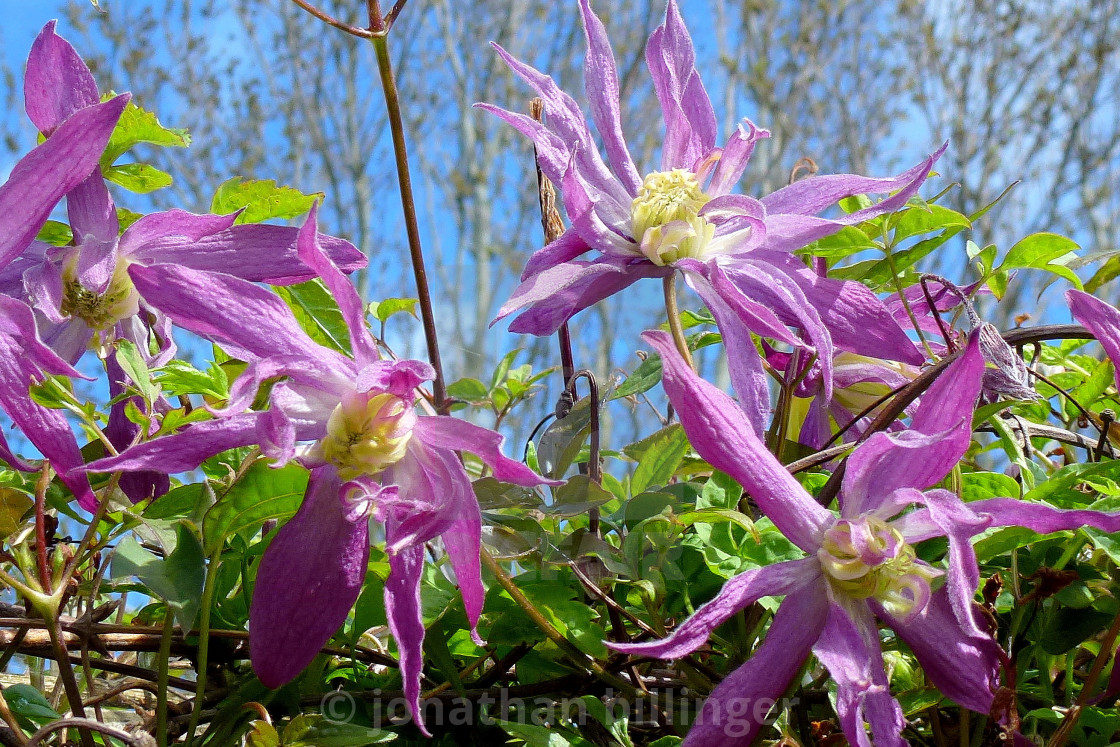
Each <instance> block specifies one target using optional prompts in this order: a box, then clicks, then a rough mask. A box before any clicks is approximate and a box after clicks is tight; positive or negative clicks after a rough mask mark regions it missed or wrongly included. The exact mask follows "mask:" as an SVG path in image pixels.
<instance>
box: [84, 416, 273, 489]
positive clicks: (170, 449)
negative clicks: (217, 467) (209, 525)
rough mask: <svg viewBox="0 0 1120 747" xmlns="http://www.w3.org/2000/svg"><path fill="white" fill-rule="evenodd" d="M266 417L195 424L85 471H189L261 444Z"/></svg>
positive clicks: (87, 468)
mask: <svg viewBox="0 0 1120 747" xmlns="http://www.w3.org/2000/svg"><path fill="white" fill-rule="evenodd" d="M263 414H264V413H259V412H252V413H244V414H241V415H233V416H231V417H228V418H223V419H221V420H207V421H204V422H201V423H192V424H190V425H188V426H187V427H186V428H184V429H183V430H181V431H179V432H178V433H174V434H172V435H170V436H161V437H159V438H156V439H153V440H151V441H145V442H144V443H142V444H137V445H136V446H133V447H132V448H131V449H128V450H127V451H125V452H124V453H123V454H118V455H117V456H114V457H106V458H104V459H98V460H97V461H96V462H91V463H90V464H88V465H86V467H85V471H86V472H116V471H118V470H124V471H136V470H140V471H143V470H159V471H161V472H164V473H165V474H169V475H173V474H176V473H178V472H189V471H190V470H192V469H195V468H196V467H198V465H200V464H202V463H203V462H204V461H206V460H207V459H209V458H210V457H212V456H214V455H215V454H220V453H221V452H223V451H227V450H228V449H236V448H237V447H239V446H252V445H253V444H256V443H259V442H260V428H261V424H260V418H261V417H262V416H263Z"/></svg>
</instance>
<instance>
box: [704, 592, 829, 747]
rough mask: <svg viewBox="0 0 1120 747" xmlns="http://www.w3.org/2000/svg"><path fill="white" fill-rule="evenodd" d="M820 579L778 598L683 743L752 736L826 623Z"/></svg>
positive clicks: (731, 743)
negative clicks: (758, 637)
mask: <svg viewBox="0 0 1120 747" xmlns="http://www.w3.org/2000/svg"><path fill="white" fill-rule="evenodd" d="M821 584H822V582H821V581H820V580H818V581H816V582H814V583H812V584H810V585H809V586H806V587H805V588H803V589H798V590H797V591H794V592H793V593H791V594H790V595H789V596H788V597H786V598H785V600H784V601H782V604H781V606H780V607H778V611H777V612H776V613H775V614H774V621H773V622H772V623H770V629H769V630H768V631H767V633H766V639H765V640H764V641H763V642H762V645H761V646H759V647H758V648H757V649H755V652H754V654H752V655H751V658H749V659H747V661H746V662H744V663H743V664H742V666H740V667H739V668H738V669H736V670H735V671H734V672H732V673H731V674H729V675H727V677H726V678H725V679H724V680H723V682H721V683H720V684H719V687H717V688H716V689H715V690H713V691H712V694H711V695H709V696H708V699H707V700H706V701H705V702H704V707H703V708H702V709H701V711H700V715H699V717H698V718H697V719H696V723H694V724H693V725H692V728H691V729H689V731H688V736H686V737H685V740H684V744H683V745H682V747H735V746H741V747H747V746H748V745H750V744H752V743H753V742H754V738H755V737H756V736H757V735H758V730H759V727H760V726H762V724H763V720H764V719H765V718H766V715H767V713H768V711H769V710H770V708H771V707H773V705H774V704H775V703H776V702H777V699H778V698H780V697H781V696H782V693H784V692H785V690H786V688H787V687H789V684H790V682H791V681H792V680H793V677H794V675H796V674H797V672H798V671H799V670H800V669H801V665H802V664H803V663H804V661H805V657H807V656H808V655H809V650H810V649H811V648H812V645H813V644H814V643H815V642H816V640H817V638H818V637H819V636H820V634H821V630H822V629H823V628H824V623H825V619H826V616H827V614H828V606H827V601H826V597H825V591H824V588H823V587H822V585H821ZM768 706H769V707H768Z"/></svg>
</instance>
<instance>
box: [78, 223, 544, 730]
mask: <svg viewBox="0 0 1120 747" xmlns="http://www.w3.org/2000/svg"><path fill="white" fill-rule="evenodd" d="M316 212H317V210H316V209H314V208H313V209H312V211H311V214H310V216H309V217H308V220H307V222H306V223H305V224H304V226H303V228H302V229H301V231H300V235H299V242H298V243H299V256H300V258H301V259H302V260H303V261H304V262H306V263H307V266H308V267H309V268H311V270H313V271H314V272H316V273H318V274H319V275H320V276H321V277H322V278H323V280H324V281H325V282H326V284H327V287H328V288H329V289H330V291H331V293H332V294H333V295H334V297H335V299H336V300H337V301H338V304H339V307H340V309H341V310H342V314H343V316H344V318H345V319H346V322H347V324H348V325H349V330H350V342H351V346H352V349H353V351H354V356H353V357H352V358H350V357H347V356H345V355H342V354H341V353H338V352H337V351H334V350H331V349H328V348H325V347H323V346H321V345H319V344H318V343H315V342H314V341H312V340H311V339H310V338H309V337H308V336H307V334H306V333H305V332H304V331H303V330H302V329H301V328H300V327H299V324H298V323H297V321H296V319H295V317H294V316H293V315H292V313H291V311H290V310H289V309H288V307H287V306H285V305H284V303H283V302H282V301H281V300H280V299H279V298H277V297H276V296H275V295H274V294H272V293H270V292H268V291H266V290H264V289H263V288H260V287H259V286H256V285H253V284H252V283H249V282H247V281H244V280H240V279H238V278H234V277H230V276H218V275H208V274H207V273H202V272H199V271H197V270H193V269H188V268H184V267H176V266H173V265H155V266H152V267H144V266H140V265H134V266H133V267H131V268H130V269H129V274H130V277H131V278H132V281H133V282H134V283H135V284H136V287H137V288H138V289H139V290H140V292H141V293H143V294H145V295H149V294H150V297H151V298H152V299H153V304H154V305H156V306H157V308H159V309H160V311H162V312H163V313H165V314H167V315H168V316H169V317H170V318H171V319H172V320H173V321H174V322H175V323H176V324H178V325H179V326H182V327H184V328H186V329H189V330H191V331H193V332H195V333H197V334H199V335H202V336H203V337H206V338H208V339H210V340H213V341H214V342H217V343H219V344H220V345H222V346H224V347H225V348H226V349H227V350H230V351H232V352H234V353H235V354H237V355H239V356H241V357H242V358H244V359H245V360H247V361H250V363H249V366H248V368H247V369H246V371H245V372H244V373H243V374H242V375H241V377H240V378H238V379H237V381H236V383H235V384H234V386H233V388H232V391H231V393H230V401H229V404H228V406H227V407H226V409H225V410H224V411H222V412H221V413H220V415H221V418H220V419H218V420H214V421H210V422H205V423H200V424H196V425H193V426H190V427H188V428H187V429H185V430H183V431H181V432H180V433H176V434H174V435H171V436H165V437H163V438H158V439H155V440H153V441H148V442H146V443H142V444H139V445H137V446H135V447H133V448H131V449H129V450H128V451H126V452H125V453H123V454H121V455H120V456H118V457H115V458H111V459H103V460H100V461H98V462H95V463H93V464H92V465H90V466H89V469H90V470H92V471H98V472H106V471H114V470H118V469H127V470H135V469H151V468H153V467H159V468H160V469H162V470H164V471H165V472H171V473H174V472H182V471H186V470H190V469H193V468H195V467H197V466H198V465H199V464H200V463H201V462H202V461H203V460H204V459H206V458H208V457H210V456H212V455H213V454H216V453H218V452H221V451H224V450H226V449H231V448H234V447H237V446H248V445H259V446H260V448H261V450H262V451H263V452H264V454H265V455H267V456H269V457H272V458H273V459H275V460H276V463H277V464H284V463H286V462H288V461H290V460H292V459H296V460H297V461H299V462H300V463H301V464H303V465H304V466H306V467H308V468H309V469H310V470H311V479H310V482H309V483H308V487H307V493H306V496H305V498H304V502H303V505H302V506H301V508H300V510H299V512H298V513H297V514H296V515H295V517H294V518H293V519H292V520H291V521H289V522H288V523H287V524H285V525H284V527H283V528H282V529H281V530H280V531H279V533H278V534H277V535H276V537H275V538H274V539H273V540H272V543H271V544H270V545H269V547H268V549H267V550H266V551H265V554H264V557H263V558H262V559H261V564H260V567H259V569H258V573H257V583H256V587H255V589H254V594H253V601H252V607H251V609H250V612H249V627H250V631H251V637H250V654H251V657H252V662H253V668H254V670H255V671H256V673H257V676H258V677H259V678H260V680H261V681H262V682H263V683H264V684H266V685H268V686H269V687H279V686H280V685H283V684H284V683H286V682H288V681H289V680H291V679H292V678H294V677H295V676H296V675H297V674H299V673H300V671H302V670H303V668H304V667H306V666H307V664H308V663H309V662H310V661H311V660H312V659H313V658H314V657H315V655H316V654H317V653H318V652H319V650H320V649H321V648H322V646H323V644H325V643H326V642H327V640H328V639H329V638H330V637H331V635H333V634H334V632H335V631H336V630H338V627H339V626H340V625H341V624H342V622H343V621H344V620H345V619H346V614H347V613H348V612H349V610H350V608H351V607H352V606H353V604H354V602H355V601H356V600H357V598H358V594H359V592H360V591H361V588H362V583H363V581H364V579H365V573H366V562H367V560H368V557H369V520H370V518H374V519H376V520H378V521H380V522H382V523H384V525H385V537H386V550H387V552H388V554H389V565H390V569H391V570H390V575H389V579H388V581H387V582H386V585H385V609H386V613H387V615H388V619H389V627H390V629H391V630H392V632H393V635H394V637H395V638H396V640H397V646H398V648H399V650H400V665H401V673H402V676H403V678H404V690H405V693H406V697H407V700H408V702H409V704H410V705H411V708H412V713H413V717H414V718H415V719H417V720H418V723H419V718H420V711H419V697H420V671H421V667H422V665H423V655H422V651H421V644H422V642H423V639H424V625H423V622H422V620H421V616H420V612H421V610H420V574H421V570H422V568H423V560H424V544H425V543H426V542H429V541H431V540H433V539H434V538H436V537H442V539H443V543H444V546H445V548H446V549H447V554H448V558H449V560H450V562H451V566H452V568H453V569H454V570H455V575H456V577H457V579H458V582H459V588H460V590H461V592H462V595H463V604H464V606H465V608H466V612H467V618H468V620H469V621H470V624H471V627H472V628H473V627H474V626H475V625H476V624H477V622H478V618H479V615H480V614H481V612H482V602H483V587H482V580H481V575H480V574H481V572H480V566H479V549H480V541H481V529H482V516H481V512H480V510H479V507H478V501H477V499H476V498H475V495H474V491H473V489H472V486H471V482H470V478H469V477H468V475H467V472H466V470H465V469H464V468H463V465H462V463H461V461H460V460H459V458H458V457H457V456H456V454H455V452H456V451H459V450H462V451H469V452H471V453H472V454H475V455H477V456H478V457H479V458H480V459H482V461H483V462H484V463H486V464H487V465H488V466H489V467H490V469H491V470H492V474H493V475H494V476H495V477H496V478H497V479H499V480H504V481H506V482H511V483H515V484H518V485H525V486H533V485H541V484H558V483H555V482H554V481H550V480H546V479H545V478H542V477H540V476H539V475H537V474H536V473H534V472H533V471H532V470H530V469H529V468H528V467H526V466H525V465H523V464H521V463H520V462H516V461H514V460H511V459H509V458H507V457H505V456H504V455H503V454H502V453H501V443H502V440H503V439H502V436H500V435H499V434H498V433H495V432H494V431H491V430H487V429H485V428H481V427H479V426H476V425H472V424H470V423H467V422H464V421H461V420H458V419H456V418H452V417H447V416H437V415H433V416H424V417H419V416H417V414H416V413H415V411H414V405H415V402H416V400H417V398H418V396H419V393H418V391H417V387H418V386H420V385H421V384H422V383H424V382H425V381H427V380H429V379H431V377H432V376H433V371H432V369H431V367H430V366H429V365H428V364H427V363H422V362H420V361H386V360H381V359H380V356H379V354H378V351H377V348H376V345H375V343H374V342H373V339H372V338H371V337H370V335H369V333H368V331H367V329H366V326H365V321H364V317H363V311H362V302H361V299H360V298H359V297H358V294H357V292H356V291H355V290H354V287H353V286H352V285H351V284H350V282H349V281H348V280H347V279H346V277H345V276H344V275H343V274H342V273H341V272H340V271H339V269H338V268H337V267H336V266H335V265H334V264H333V263H332V262H331V260H330V258H329V257H328V256H327V255H326V254H325V253H324V252H323V250H322V248H321V247H320V245H319V241H318V234H317V233H316V231H315V217H316ZM277 378H280V380H279V381H278V382H277V383H276V384H274V385H273V386H272V388H271V390H270V393H269V403H270V406H269V408H268V409H267V410H264V411H256V410H248V407H249V405H250V404H252V402H253V399H254V398H255V397H256V395H257V392H258V390H259V388H260V385H261V384H262V383H263V382H264V381H265V380H275V379H277ZM421 728H422V729H423V725H422V724H421Z"/></svg>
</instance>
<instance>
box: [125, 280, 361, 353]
mask: <svg viewBox="0 0 1120 747" xmlns="http://www.w3.org/2000/svg"><path fill="white" fill-rule="evenodd" d="M128 272H129V275H130V277H131V278H132V281H133V282H134V283H135V284H136V288H137V290H138V291H140V295H141V296H143V297H144V300H145V301H146V302H147V303H149V304H151V305H152V306H154V307H155V308H157V309H159V310H160V311H162V312H163V313H165V314H167V315H168V316H169V317H171V320H172V321H173V322H175V324H177V325H178V326H180V327H183V328H184V329H188V330H190V331H191V332H194V333H195V334H198V335H201V336H203V337H205V338H206V339H208V340H212V341H213V342H217V343H218V344H220V345H222V346H223V347H226V348H227V349H228V350H229V351H230V352H233V353H235V354H239V353H244V354H245V355H246V359H247V360H251V359H253V358H268V357H270V356H273V355H290V356H295V357H299V356H302V357H305V358H312V359H316V360H322V361H323V363H324V365H331V364H335V365H338V366H339V368H342V369H346V368H347V367H348V366H349V364H348V363H346V362H345V361H348V360H349V359H347V358H345V357H344V356H342V355H341V354H339V353H336V352H334V351H331V350H328V349H327V348H324V347H323V346H321V345H319V344H317V343H316V342H314V341H313V340H312V339H311V338H310V337H308V336H307V333H306V332H304V331H303V328H302V327H300V326H299V323H298V322H297V321H296V319H295V317H294V316H293V315H292V312H291V310H290V309H289V308H288V306H287V305H286V304H285V303H284V302H283V301H281V300H280V298H279V297H277V296H276V295H275V294H273V293H270V292H269V291H267V290H265V289H264V288H261V287H259V286H257V285H254V284H253V283H250V282H249V281H247V280H242V279H240V278H235V277H232V276H230V275H224V274H221V273H217V272H202V271H198V270H192V269H188V268H186V267H178V266H176V265H169V264H167V265H163V264H161V265H152V266H151V267H143V266H141V265H132V266H131V267H129V268H128Z"/></svg>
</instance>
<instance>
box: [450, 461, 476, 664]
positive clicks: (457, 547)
mask: <svg viewBox="0 0 1120 747" xmlns="http://www.w3.org/2000/svg"><path fill="white" fill-rule="evenodd" d="M464 477H466V475H465V473H464ZM466 483H467V485H466V486H465V487H466V489H465V490H460V491H455V498H456V505H455V506H453V507H451V509H450V510H451V513H452V514H453V515H454V516H455V519H454V520H453V521H452V522H451V526H450V527H448V528H447V531H446V532H444V533H443V534H442V535H440V538H441V539H442V540H443V546H444V548H445V549H446V550H447V557H448V559H449V560H450V561H451V567H452V568H453V569H454V570H455V580H456V581H458V583H459V593H461V594H462V595H463V608H464V609H465V610H466V612H467V622H468V623H469V624H470V626H471V637H472V638H474V640H475V642H476V643H477V642H480V641H481V639H480V638H479V637H478V632H477V631H476V630H475V628H477V627H478V618H479V616H481V615H482V603H483V600H484V598H485V597H486V590H485V589H484V588H483V586H482V565H481V564H480V562H479V554H480V553H481V551H482V511H481V509H480V508H479V507H478V500H477V499H476V498H475V497H474V493H473V492H472V491H471V489H470V487H469V485H470V482H469V480H466Z"/></svg>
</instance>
